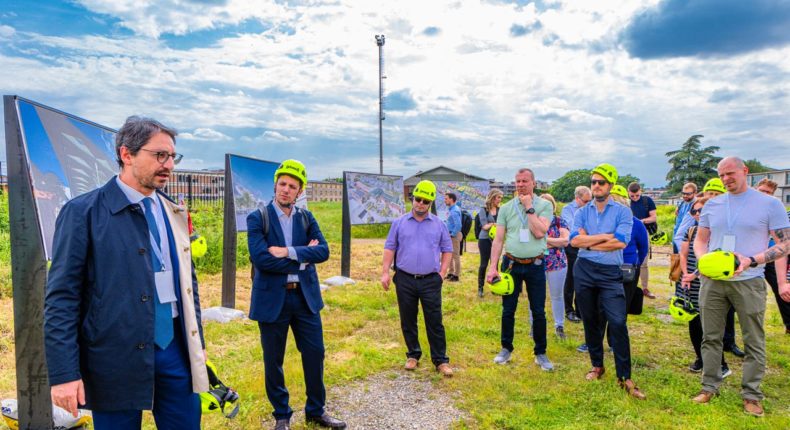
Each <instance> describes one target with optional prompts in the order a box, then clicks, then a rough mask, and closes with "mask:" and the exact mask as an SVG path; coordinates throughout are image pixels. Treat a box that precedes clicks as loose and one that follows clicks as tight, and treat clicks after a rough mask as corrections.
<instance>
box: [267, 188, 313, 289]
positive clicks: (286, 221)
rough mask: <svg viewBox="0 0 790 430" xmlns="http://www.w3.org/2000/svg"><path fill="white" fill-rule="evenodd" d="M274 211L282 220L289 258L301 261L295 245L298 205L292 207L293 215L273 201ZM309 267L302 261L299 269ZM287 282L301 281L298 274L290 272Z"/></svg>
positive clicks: (278, 218) (281, 225) (281, 226)
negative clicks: (294, 235) (295, 223)
mask: <svg viewBox="0 0 790 430" xmlns="http://www.w3.org/2000/svg"><path fill="white" fill-rule="evenodd" d="M272 206H274V211H275V212H276V213H277V220H278V221H280V228H281V229H282V230H283V237H284V238H285V246H286V247H287V248H288V258H290V259H291V260H294V261H299V258H298V257H297V256H296V250H295V249H294V247H293V233H294V230H293V223H294V216H293V215H294V213H296V210H297V209H296V207H293V208H291V215H286V214H285V212H283V211H282V209H280V206H278V205H277V203H273V204H272ZM305 267H307V263H302V264H301V265H300V266H299V270H304V269H305ZM287 282H299V275H296V274H289V275H288V281H287Z"/></svg>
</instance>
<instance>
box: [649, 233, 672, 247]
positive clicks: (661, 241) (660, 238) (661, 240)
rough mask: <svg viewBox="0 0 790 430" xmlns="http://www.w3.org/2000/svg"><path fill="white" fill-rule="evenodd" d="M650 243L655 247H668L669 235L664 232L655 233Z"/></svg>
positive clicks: (651, 236)
mask: <svg viewBox="0 0 790 430" xmlns="http://www.w3.org/2000/svg"><path fill="white" fill-rule="evenodd" d="M650 243H652V244H653V245H666V244H667V243H669V235H667V233H666V232H663V231H658V232H655V233H653V234H652V235H650Z"/></svg>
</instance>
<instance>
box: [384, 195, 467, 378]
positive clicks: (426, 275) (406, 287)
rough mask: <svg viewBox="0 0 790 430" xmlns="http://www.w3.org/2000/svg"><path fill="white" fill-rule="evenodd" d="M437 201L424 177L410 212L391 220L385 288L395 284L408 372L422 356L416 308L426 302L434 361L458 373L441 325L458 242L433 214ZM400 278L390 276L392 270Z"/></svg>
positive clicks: (386, 245)
mask: <svg viewBox="0 0 790 430" xmlns="http://www.w3.org/2000/svg"><path fill="white" fill-rule="evenodd" d="M434 200H436V186H435V185H434V184H433V182H431V181H425V180H423V181H420V182H419V183H418V184H417V186H416V187H414V193H413V199H412V204H413V205H412V209H411V212H409V213H407V214H405V215H402V216H401V217H399V218H397V219H396V220H395V221H393V222H392V226H391V227H390V231H389V234H387V241H386V242H384V257H383V259H382V260H383V261H382V267H381V286H382V287H383V288H384V291H388V290H389V286H390V280H392V281H394V282H395V285H396V289H395V293H396V295H397V297H398V311H399V312H400V326H401V331H402V332H403V339H404V340H405V341H406V349H407V350H406V364H405V365H404V368H405V369H406V370H414V369H416V368H417V365H418V364H419V361H420V357H422V348H421V347H420V340H419V339H418V335H417V312H418V306H419V304H420V303H422V313H423V316H424V318H425V331H426V333H427V335H428V344H429V345H430V347H431V362H433V365H434V366H436V370H437V371H438V372H439V373H441V374H442V375H444V376H446V377H450V376H453V369H452V368H451V367H450V358H448V357H447V340H446V338H445V334H444V324H443V323H442V280H443V279H444V277H445V275H446V274H447V269H448V267H449V265H450V259H451V258H452V256H453V243H452V241H451V240H450V233H449V232H448V231H447V227H446V226H445V225H444V223H443V222H442V221H441V220H440V219H439V218H438V217H437V216H436V215H434V214H432V213H430V211H431V205H432V204H433V202H434ZM393 263H394V266H395V276H394V277H393V278H390V268H391V267H392V266H393Z"/></svg>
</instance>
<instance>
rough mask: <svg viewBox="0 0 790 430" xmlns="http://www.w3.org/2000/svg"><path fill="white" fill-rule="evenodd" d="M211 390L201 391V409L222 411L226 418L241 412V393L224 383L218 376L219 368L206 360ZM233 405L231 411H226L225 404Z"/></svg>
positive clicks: (233, 416)
mask: <svg viewBox="0 0 790 430" xmlns="http://www.w3.org/2000/svg"><path fill="white" fill-rule="evenodd" d="M206 372H207V373H208V384H209V391H206V392H204V393H200V395H199V396H200V409H201V410H202V411H203V412H204V413H205V412H211V411H220V412H221V413H222V415H224V416H225V418H229V419H230V418H235V417H236V414H238V413H239V393H237V392H236V391H235V390H233V389H232V388H229V387H228V386H227V385H225V384H223V383H222V381H220V379H219V377H217V368H216V366H214V364H213V363H212V362H210V361H206ZM229 404H230V405H233V409H231V411H230V412H225V406H230V405H229Z"/></svg>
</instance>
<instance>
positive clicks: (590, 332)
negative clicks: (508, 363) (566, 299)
mask: <svg viewBox="0 0 790 430" xmlns="http://www.w3.org/2000/svg"><path fill="white" fill-rule="evenodd" d="M590 182H591V186H590V188H591V189H592V194H593V202H592V204H588V205H587V206H585V207H583V208H582V209H579V211H577V212H576V216H575V219H574V222H573V231H572V232H571V236H570V238H571V244H572V245H573V246H575V247H577V248H579V257H578V259H577V260H576V264H575V265H574V267H573V276H574V279H575V284H574V285H575V288H576V297H578V300H579V307H580V308H581V314H582V322H583V323H584V338H585V341H586V343H587V346H588V348H589V353H590V361H591V362H592V366H593V367H592V369H590V371H589V372H587V376H586V379H587V380H588V381H592V380H596V379H600V378H601V376H603V374H604V365H603V358H604V349H603V337H604V336H603V335H604V333H603V330H602V328H603V324H602V323H601V320H600V318H601V317H600V316H599V315H601V314H603V317H605V318H606V321H607V322H608V323H609V334H610V338H611V341H612V349H613V350H614V360H615V368H616V370H617V380H618V382H619V384H620V386H621V387H622V388H623V389H625V391H626V392H627V393H628V394H629V395H631V396H632V397H634V398H636V399H639V400H644V399H645V395H644V394H643V393H642V391H641V390H640V389H639V388H638V387H637V386H636V384H635V383H634V381H633V380H631V344H630V340H629V338H628V326H627V325H626V304H625V291H624V289H623V272H622V270H620V266H621V265H622V264H623V249H624V248H625V247H626V245H627V244H628V242H629V241H630V240H631V229H632V228H633V225H634V224H633V223H634V221H633V216H632V215H631V211H630V210H629V208H627V207H626V206H623V205H621V204H619V203H615V202H614V200H612V199H611V198H610V196H609V194H610V193H611V191H612V187H613V186H614V184H616V183H617V170H616V169H615V168H614V166H612V165H611V164H601V165H599V166H598V167H596V168H595V169H593V171H592V178H591V180H590Z"/></svg>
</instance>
